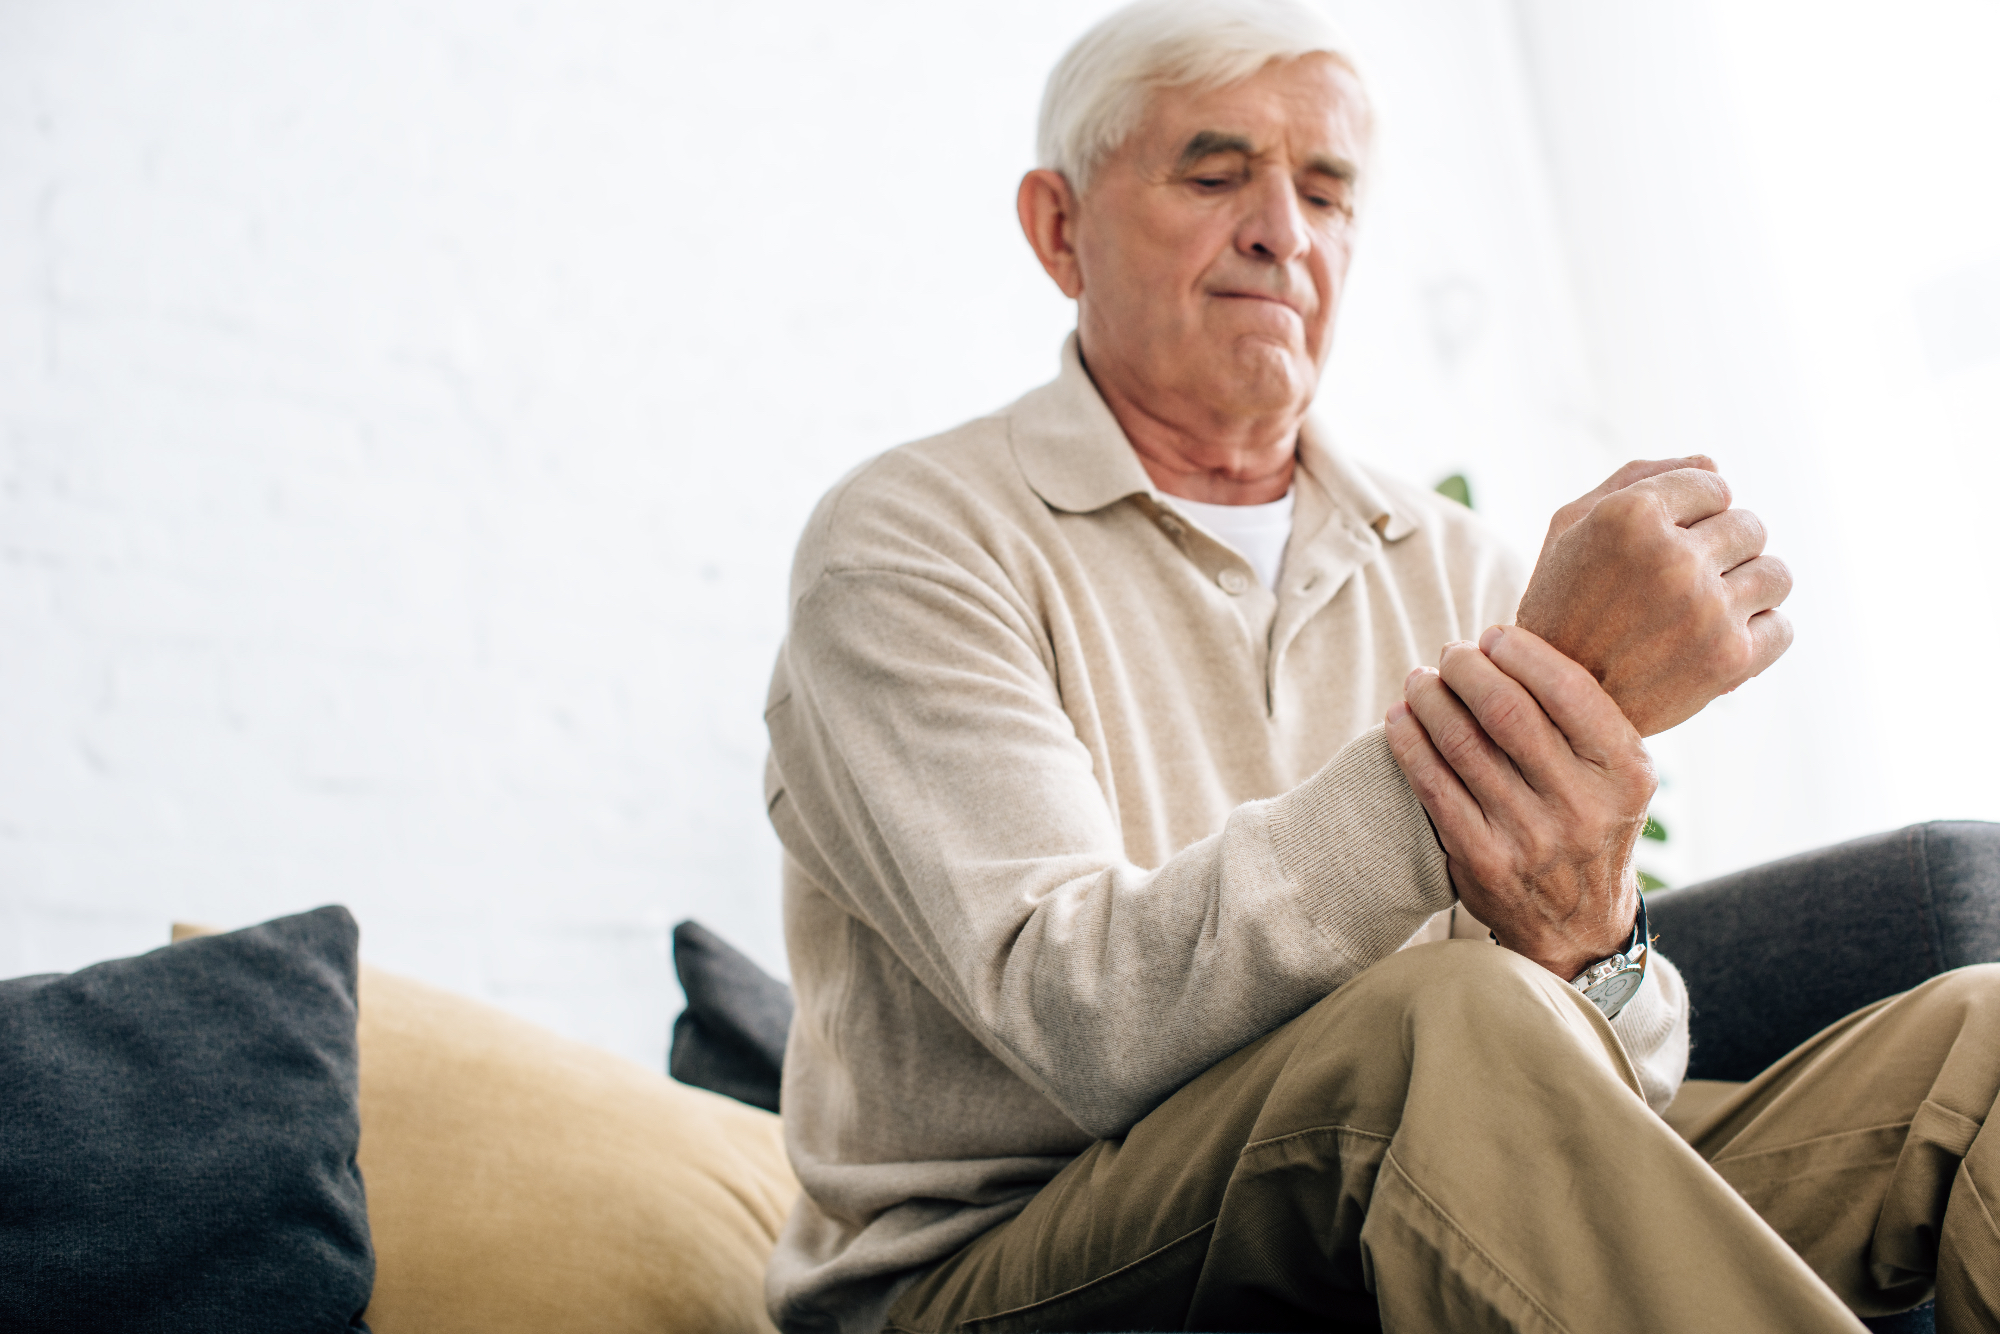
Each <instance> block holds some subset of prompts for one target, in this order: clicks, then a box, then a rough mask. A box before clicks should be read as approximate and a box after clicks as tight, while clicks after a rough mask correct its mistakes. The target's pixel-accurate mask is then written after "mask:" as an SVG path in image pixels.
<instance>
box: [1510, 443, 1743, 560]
mask: <svg viewBox="0 0 2000 1334" xmlns="http://www.w3.org/2000/svg"><path fill="white" fill-rule="evenodd" d="M1682 468H1699V469H1705V470H1707V471H1708V472H1715V471H1716V467H1715V460H1714V459H1712V458H1710V457H1709V456H1708V455H1706V454H1689V455H1686V456H1685V457H1682V458H1677V459H1633V460H1632V461H1631V462H1630V463H1628V464H1626V465H1625V466H1624V467H1622V468H1620V469H1619V470H1618V471H1617V472H1614V473H1612V474H1611V475H1610V476H1609V477H1607V478H1605V479H1604V480H1603V481H1602V482H1600V483H1599V484H1598V486H1597V488H1596V489H1595V490H1593V491H1591V492H1590V493H1588V494H1587V495H1582V496H1579V497H1577V498H1576V499H1575V500H1573V501H1571V502H1570V503H1569V504H1567V505H1565V506H1563V507H1562V508H1561V509H1559V510H1557V511H1556V512H1555V517H1554V518H1553V519H1552V520H1550V522H1549V536H1548V540H1549V541H1551V542H1553V541H1555V539H1556V538H1558V537H1560V536H1562V535H1563V533H1564V532H1565V531H1567V530H1568V528H1569V527H1570V525H1571V524H1573V523H1575V522H1576V521H1577V520H1578V519H1581V518H1582V517H1583V516H1584V515H1586V514H1588V513H1590V511H1591V510H1592V509H1593V508H1595V507H1596V505H1597V502H1598V501H1600V500H1602V499H1604V498H1605V497H1606V496H1608V495H1610V494H1611V493H1612V492H1614V491H1623V490H1624V489H1625V488H1626V487H1628V486H1631V485H1632V484H1633V483H1634V482H1643V481H1645V480H1646V479H1647V478H1648V477H1657V476H1658V475H1659V474H1661V473H1665V472H1675V471H1678V470H1679V469H1682Z"/></svg>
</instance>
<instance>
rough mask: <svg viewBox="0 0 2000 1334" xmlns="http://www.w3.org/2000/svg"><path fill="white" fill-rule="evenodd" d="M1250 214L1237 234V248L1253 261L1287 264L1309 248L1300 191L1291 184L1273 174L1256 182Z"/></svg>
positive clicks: (1252, 188) (1250, 199)
mask: <svg viewBox="0 0 2000 1334" xmlns="http://www.w3.org/2000/svg"><path fill="white" fill-rule="evenodd" d="M1248 195H1249V203H1250V212H1249V214H1248V216H1246V217H1245V218H1244V219H1243V222H1242V225H1241V226H1240V227H1238V229H1237V232H1236V248H1237V249H1238V250H1241V251H1243V252H1244V253H1245V254H1246V255H1249V256H1251V257H1253V258H1256V259H1262V260H1268V261H1272V262H1275V263H1278V264H1289V263H1291V262H1292V261H1293V260H1295V259H1299V258H1301V257H1302V256H1304V254H1305V253H1306V251H1307V250H1308V249H1309V248H1310V247H1311V245H1312V237H1311V236H1310V234H1309V233H1308V232H1307V230H1306V218H1305V213H1304V212H1303V211H1302V210H1301V209H1300V208H1299V192H1298V189H1297V188H1296V187H1295V186H1294V185H1293V184H1292V182H1291V181H1290V180H1288V179H1286V178H1285V177H1284V176H1282V175H1280V174H1278V173H1276V172H1273V173H1271V174H1269V175H1266V176H1264V177H1263V178H1262V179H1260V180H1257V181H1256V182H1255V183H1254V184H1253V185H1252V186H1251V188H1250V190H1249V192H1248Z"/></svg>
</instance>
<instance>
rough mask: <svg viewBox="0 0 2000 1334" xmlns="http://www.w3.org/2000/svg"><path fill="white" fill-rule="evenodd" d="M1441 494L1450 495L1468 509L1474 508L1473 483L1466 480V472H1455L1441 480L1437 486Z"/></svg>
mask: <svg viewBox="0 0 2000 1334" xmlns="http://www.w3.org/2000/svg"><path fill="white" fill-rule="evenodd" d="M1435 490H1436V491H1437V493H1438V494H1439V495H1441V496H1450V497H1451V498H1452V499H1453V500H1456V501H1457V502H1458V503H1459V504H1461V505H1463V506H1465V507H1466V508H1467V509H1471V508H1472V483H1470V482H1468V481H1466V480H1465V474H1464V473H1462V472H1455V473H1453V474H1452V475H1451V476H1449V477H1447V478H1445V479H1444V480H1443V481H1442V482H1439V483H1438V484H1437V486H1436V488H1435Z"/></svg>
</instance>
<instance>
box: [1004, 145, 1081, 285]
mask: <svg viewBox="0 0 2000 1334" xmlns="http://www.w3.org/2000/svg"><path fill="white" fill-rule="evenodd" d="M1014 205H1015V207H1016V208H1017V209H1018V210H1019V211H1020V214H1021V230H1022V231H1023V232H1024V233H1026V235H1027V237H1028V244H1029V245H1031V246H1033V247H1034V248H1035V258H1036V259H1039V260H1040V261H1042V267H1043V268H1044V269H1046V270H1047V271H1048V275H1049V277H1051V278H1053V279H1055V280H1056V286H1057V287H1060V288H1062V293H1063V295H1064V296H1066V297H1069V298H1070V299H1071V300H1072V301H1073V300H1075V299H1076V298H1077V297H1078V296H1080V295H1081V294H1082V292H1083V269H1082V267H1081V266H1079V265H1078V264H1077V260H1076V244H1075V238H1076V212H1077V208H1076V205H1077V200H1076V191H1074V190H1072V189H1071V188H1070V184H1069V180H1068V178H1067V177H1065V176H1064V175H1063V174H1062V173H1061V172H1059V171H1050V170H1048V169H1047V168H1043V167H1037V168H1036V169H1035V170H1033V171H1031V172H1029V173H1028V174H1027V175H1026V176H1023V177H1022V178H1021V193H1020V194H1019V196H1017V197H1016V199H1015V201H1014Z"/></svg>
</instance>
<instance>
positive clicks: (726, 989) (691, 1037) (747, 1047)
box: [667, 922, 792, 1112]
mask: <svg viewBox="0 0 2000 1334" xmlns="http://www.w3.org/2000/svg"><path fill="white" fill-rule="evenodd" d="M674 972H675V974H676V975H677V976H679V978H680V980H681V990H682V991H685V992H686V993H687V1009H685V1010H683V1011H681V1016H680V1018H678V1019H676V1020H674V1043H673V1049H672V1050H671V1051H670V1052H669V1053H668V1055H667V1073H668V1074H670V1075H672V1076H673V1077H674V1078H675V1079H678V1080H680V1081H681V1083H683V1084H693V1085H694V1086H695V1087H696V1088H705V1089H710V1090H712V1091H714V1092H716V1093H722V1094H726V1095H728V1096H729V1097H732V1098H735V1099H737V1100H738V1101H739V1102H747V1103H749V1104H750V1105H751V1106H752V1107H762V1108H763V1109H764V1110H765V1111H767V1112H775V1111H777V1110H778V1076H779V1074H780V1072H781V1071H783V1070H784V1068H785V1039H786V1038H787V1037H788V1036H789V1035H790V1033H791V1028H792V989H791V988H790V987H788V986H786V985H785V984H784V983H783V982H780V981H779V980H778V979H777V978H775V977H772V976H771V975H770V974H769V973H767V972H765V971H764V970H763V969H761V968H759V967H758V966H757V965H756V964H754V963H752V962H750V960H749V959H747V958H745V957H744V956H743V955H741V954H739V953H738V952H737V951H736V950H734V949H732V948H731V947H730V946H729V945H727V944H725V943H724V942H723V939H722V937H720V936H718V935H716V934H715V933H714V932H713V931H710V930H709V929H708V928H707V927H705V926H703V925H701V923H699V922H682V923H681V924H680V925H679V926H677V927H675V928H674Z"/></svg>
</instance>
